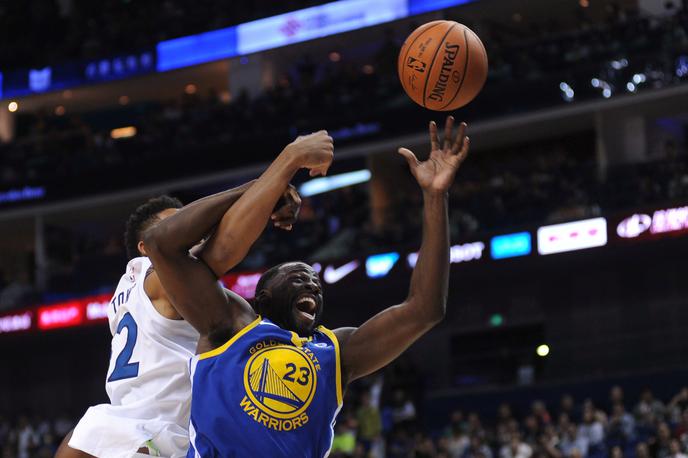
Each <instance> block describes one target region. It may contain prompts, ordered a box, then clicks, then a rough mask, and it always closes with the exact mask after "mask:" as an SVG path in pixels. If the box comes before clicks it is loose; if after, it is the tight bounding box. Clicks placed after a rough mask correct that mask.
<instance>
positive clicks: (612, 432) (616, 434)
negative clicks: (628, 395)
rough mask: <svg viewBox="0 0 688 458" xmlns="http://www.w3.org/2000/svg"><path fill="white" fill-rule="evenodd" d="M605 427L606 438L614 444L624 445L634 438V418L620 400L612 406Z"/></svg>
mask: <svg viewBox="0 0 688 458" xmlns="http://www.w3.org/2000/svg"><path fill="white" fill-rule="evenodd" d="M607 428H608V438H609V440H610V441H612V442H613V443H615V444H618V445H625V444H628V443H631V442H632V441H633V440H634V439H635V419H634V418H633V416H632V415H631V414H629V413H628V412H626V409H625V408H624V405H623V404H622V403H620V402H619V403H616V404H614V406H613V407H612V414H611V416H610V417H609V424H608V426H607Z"/></svg>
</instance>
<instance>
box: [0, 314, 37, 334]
mask: <svg viewBox="0 0 688 458" xmlns="http://www.w3.org/2000/svg"><path fill="white" fill-rule="evenodd" d="M32 317H33V313H32V312H30V311H27V312H21V313H14V314H12V315H5V316H2V317H0V334H7V333H10V332H18V331H26V330H28V329H31V325H32Z"/></svg>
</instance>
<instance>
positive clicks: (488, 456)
mask: <svg viewBox="0 0 688 458" xmlns="http://www.w3.org/2000/svg"><path fill="white" fill-rule="evenodd" d="M492 456H493V454H492V450H491V449H490V447H488V446H487V445H486V444H485V441H484V440H483V439H482V438H481V437H480V436H477V435H476V436H471V445H470V447H468V448H467V449H466V452H465V453H464V455H463V458H492Z"/></svg>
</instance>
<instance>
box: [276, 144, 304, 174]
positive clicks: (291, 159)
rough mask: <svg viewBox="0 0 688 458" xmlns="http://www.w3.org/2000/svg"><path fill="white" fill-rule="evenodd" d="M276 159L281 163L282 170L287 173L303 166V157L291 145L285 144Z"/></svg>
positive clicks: (294, 171)
mask: <svg viewBox="0 0 688 458" xmlns="http://www.w3.org/2000/svg"><path fill="white" fill-rule="evenodd" d="M277 161H279V162H280V163H281V166H282V168H283V170H285V171H286V172H288V173H296V172H298V171H299V169H301V168H303V158H302V157H301V155H300V154H298V151H295V150H294V148H293V146H292V145H287V147H286V148H284V149H283V150H282V153H281V154H280V155H279V157H278V158H277Z"/></svg>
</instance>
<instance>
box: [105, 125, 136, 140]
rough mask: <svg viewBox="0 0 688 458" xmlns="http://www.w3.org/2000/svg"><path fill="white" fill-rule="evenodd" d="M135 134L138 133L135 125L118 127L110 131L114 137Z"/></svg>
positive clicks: (128, 136)
mask: <svg viewBox="0 0 688 458" xmlns="http://www.w3.org/2000/svg"><path fill="white" fill-rule="evenodd" d="M134 135H136V127H134V126H126V127H118V128H117V129H112V130H111V131H110V137H112V138H113V139H118V138H130V137H133V136H134Z"/></svg>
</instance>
